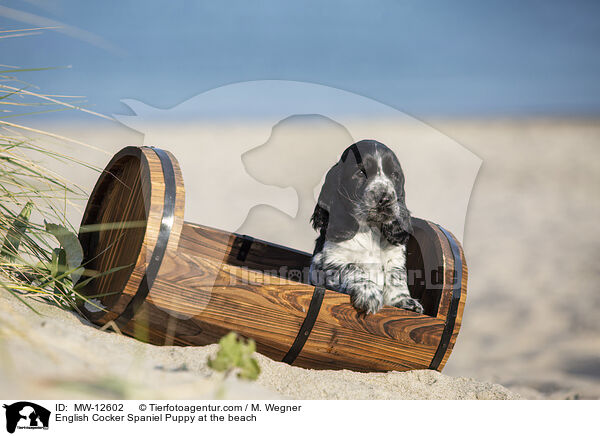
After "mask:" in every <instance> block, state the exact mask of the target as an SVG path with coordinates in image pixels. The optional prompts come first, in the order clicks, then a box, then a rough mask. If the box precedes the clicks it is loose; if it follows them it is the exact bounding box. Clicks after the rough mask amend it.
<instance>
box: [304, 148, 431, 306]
mask: <svg viewBox="0 0 600 436" xmlns="http://www.w3.org/2000/svg"><path fill="white" fill-rule="evenodd" d="M404 197H405V194H404V174H403V172H402V168H401V167H400V162H399V161H398V158H397V157H396V155H395V154H394V152H393V151H392V150H390V149H389V148H387V147H386V146H385V145H383V144H382V143H380V142H377V141H373V140H364V141H360V142H357V143H356V144H353V145H351V146H350V147H348V148H347V149H346V150H345V151H344V153H343V154H342V157H341V159H340V161H339V162H338V163H336V164H335V165H334V166H333V167H332V168H331V169H330V170H329V172H328V173H327V176H326V177H325V183H324V184H323V187H322V188H321V194H320V196H319V200H318V202H317V206H316V207H315V211H314V213H313V216H312V218H311V221H312V225H313V227H314V228H315V230H317V231H319V232H320V236H319V237H318V238H317V240H316V246H315V251H314V254H313V258H312V264H311V278H312V280H313V282H314V283H315V284H321V285H324V286H326V287H328V288H332V289H335V290H338V291H340V292H344V293H346V294H349V295H350V296H351V300H352V304H353V305H354V307H356V308H357V309H359V310H360V311H362V312H366V313H375V312H377V311H378V310H379V309H381V307H382V306H383V305H389V306H396V307H401V308H403V309H409V310H414V311H416V312H419V313H422V312H423V306H421V304H420V303H419V302H418V301H417V300H415V299H414V298H411V296H410V294H409V291H408V285H407V282H406V242H407V241H408V238H409V234H410V233H411V231H412V227H411V224H410V212H409V211H408V209H407V208H406V205H405V203H404Z"/></svg>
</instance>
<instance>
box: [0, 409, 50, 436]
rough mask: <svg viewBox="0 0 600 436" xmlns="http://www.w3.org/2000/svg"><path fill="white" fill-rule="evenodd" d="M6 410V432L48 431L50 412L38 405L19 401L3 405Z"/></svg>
mask: <svg viewBox="0 0 600 436" xmlns="http://www.w3.org/2000/svg"><path fill="white" fill-rule="evenodd" d="M2 407H4V408H5V409H6V411H5V412H6V431H8V432H9V433H14V432H15V430H16V429H19V430H48V424H49V422H50V411H49V410H48V409H46V408H44V407H42V406H40V405H38V404H35V403H31V402H29V401H19V402H17V403H13V404H10V405H7V404H4V405H3V406H2Z"/></svg>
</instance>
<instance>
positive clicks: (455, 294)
mask: <svg viewBox="0 0 600 436" xmlns="http://www.w3.org/2000/svg"><path fill="white" fill-rule="evenodd" d="M438 227H439V229H440V230H441V231H442V233H444V235H445V236H446V238H447V239H448V243H449V244H450V247H451V249H452V256H453V257H454V275H453V279H454V281H453V286H452V300H450V307H449V308H448V314H447V315H446V324H445V325H444V331H443V332H442V337H441V339H440V343H439V345H438V348H437V350H436V351H435V354H434V356H433V359H431V364H430V365H429V369H438V367H439V366H440V363H441V362H442V359H443V358H444V355H445V354H446V350H448V345H449V344H450V339H451V338H452V333H453V332H454V324H455V322H456V316H457V314H458V302H459V301H460V296H461V286H462V270H463V265H462V257H461V255H460V249H459V248H458V245H457V244H456V241H455V240H454V238H453V237H452V235H451V234H450V233H449V232H448V231H447V230H446V229H444V228H443V227H442V226H440V225H438Z"/></svg>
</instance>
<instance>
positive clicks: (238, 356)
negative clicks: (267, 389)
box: [208, 332, 260, 380]
mask: <svg viewBox="0 0 600 436" xmlns="http://www.w3.org/2000/svg"><path fill="white" fill-rule="evenodd" d="M255 351H256V344H255V343H254V341H253V340H252V339H248V341H247V342H245V341H244V340H243V339H238V336H237V334H236V333H234V332H229V333H227V334H226V335H225V336H223V337H222V338H221V340H220V341H219V351H218V352H217V355H216V356H215V358H214V359H208V366H209V367H210V368H212V369H214V370H215V371H219V372H225V373H226V374H229V373H231V372H232V371H235V370H239V372H238V377H239V378H243V379H246V380H256V379H257V378H258V375H259V374H260V366H259V365H258V362H257V361H256V359H255V358H254V357H252V355H253V354H254V352H255Z"/></svg>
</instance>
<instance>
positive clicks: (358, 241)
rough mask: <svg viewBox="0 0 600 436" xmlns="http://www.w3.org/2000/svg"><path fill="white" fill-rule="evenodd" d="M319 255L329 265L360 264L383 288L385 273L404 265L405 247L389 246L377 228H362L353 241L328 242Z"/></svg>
mask: <svg viewBox="0 0 600 436" xmlns="http://www.w3.org/2000/svg"><path fill="white" fill-rule="evenodd" d="M319 255H320V256H322V259H321V260H322V261H324V263H328V264H336V265H346V264H356V265H360V266H361V267H362V268H363V269H364V270H365V271H368V272H369V275H370V277H371V279H372V280H373V281H374V282H376V283H377V284H378V285H379V286H383V285H384V282H385V278H384V274H382V273H383V272H385V270H386V268H387V267H390V266H393V265H403V264H404V261H405V248H404V246H395V245H391V244H389V243H388V242H387V240H386V239H385V238H382V236H381V232H380V231H379V230H378V229H376V228H371V227H367V226H364V227H363V226H361V228H360V229H359V231H358V232H357V233H356V235H354V237H353V238H352V239H348V240H347V241H342V242H332V241H326V242H325V245H324V247H323V251H322V252H321V253H319Z"/></svg>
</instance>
